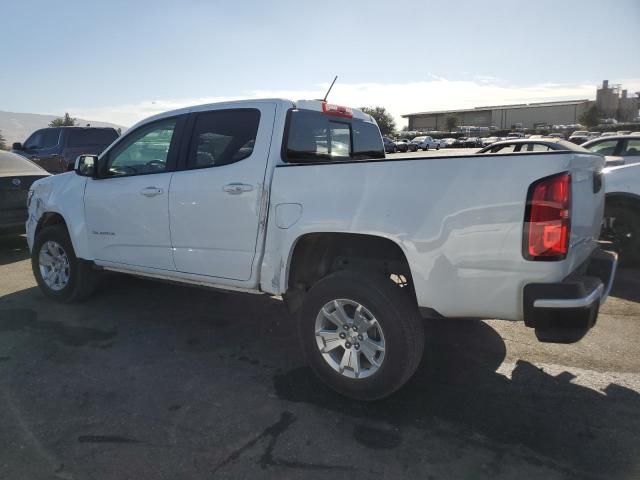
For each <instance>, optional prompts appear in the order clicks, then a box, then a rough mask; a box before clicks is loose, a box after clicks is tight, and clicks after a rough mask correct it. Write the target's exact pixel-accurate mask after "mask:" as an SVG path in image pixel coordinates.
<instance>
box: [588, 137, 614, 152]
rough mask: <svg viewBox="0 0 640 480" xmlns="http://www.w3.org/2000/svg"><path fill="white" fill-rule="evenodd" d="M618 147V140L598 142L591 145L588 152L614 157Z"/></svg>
mask: <svg viewBox="0 0 640 480" xmlns="http://www.w3.org/2000/svg"><path fill="white" fill-rule="evenodd" d="M617 146H618V140H604V141H602V142H598V143H596V144H595V145H590V146H589V147H587V148H588V150H590V151H591V152H593V153H599V154H600V155H613V154H614V152H615V151H616V147H617Z"/></svg>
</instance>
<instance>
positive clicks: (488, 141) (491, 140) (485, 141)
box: [481, 137, 499, 147]
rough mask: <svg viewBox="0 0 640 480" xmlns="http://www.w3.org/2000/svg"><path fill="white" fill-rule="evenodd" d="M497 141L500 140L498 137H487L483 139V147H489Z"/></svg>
mask: <svg viewBox="0 0 640 480" xmlns="http://www.w3.org/2000/svg"><path fill="white" fill-rule="evenodd" d="M497 141H499V139H498V137H486V138H483V139H482V145H481V146H482V147H487V146H489V145H491V144H492V143H496V142H497Z"/></svg>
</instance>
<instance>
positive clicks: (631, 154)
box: [582, 135, 640, 166]
mask: <svg viewBox="0 0 640 480" xmlns="http://www.w3.org/2000/svg"><path fill="white" fill-rule="evenodd" d="M582 146H583V147H584V148H586V149H587V150H589V151H590V152H593V153H598V154H600V155H604V157H605V159H606V161H607V166H615V165H627V164H630V163H638V162H640V137H638V136H637V135H610V136H606V137H604V136H603V137H598V138H597V139H595V140H591V141H589V142H586V143H583V144H582Z"/></svg>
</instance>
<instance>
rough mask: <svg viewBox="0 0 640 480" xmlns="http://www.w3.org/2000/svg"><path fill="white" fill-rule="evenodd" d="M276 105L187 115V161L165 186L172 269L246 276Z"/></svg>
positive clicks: (252, 252)
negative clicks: (188, 127) (167, 185)
mask: <svg viewBox="0 0 640 480" xmlns="http://www.w3.org/2000/svg"><path fill="white" fill-rule="evenodd" d="M275 110H276V106H275V104H271V103H263V102H256V103H255V104H252V103H247V105H246V107H245V108H241V109H224V108H220V109H215V110H207V111H202V112H196V113H193V114H191V118H190V125H191V127H190V130H191V134H190V136H187V138H189V137H190V141H188V142H185V144H184V145H183V153H184V155H182V156H184V157H185V158H186V165H185V166H184V170H182V171H178V172H176V173H174V176H173V179H172V181H171V188H170V192H169V217H170V225H171V242H172V245H173V258H174V262H175V265H176V269H177V271H179V272H185V273H190V274H198V275H207V276H211V277H218V278H224V279H231V280H241V281H247V280H249V279H250V278H251V273H252V272H251V269H252V264H253V260H254V256H255V253H256V242H257V236H258V228H259V222H260V213H261V207H262V206H263V205H264V202H263V195H266V194H267V192H266V191H264V188H265V187H264V178H265V172H266V167H267V160H268V156H269V150H270V146H271V134H272V130H273V121H274V116H275ZM264 198H266V197H264Z"/></svg>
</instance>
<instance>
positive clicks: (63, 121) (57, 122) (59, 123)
mask: <svg viewBox="0 0 640 480" xmlns="http://www.w3.org/2000/svg"><path fill="white" fill-rule="evenodd" d="M76 123H77V120H76V119H75V118H72V117H70V116H69V114H68V113H65V114H64V118H55V119H53V120H51V122H49V126H50V127H73V126H74V125H76Z"/></svg>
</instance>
